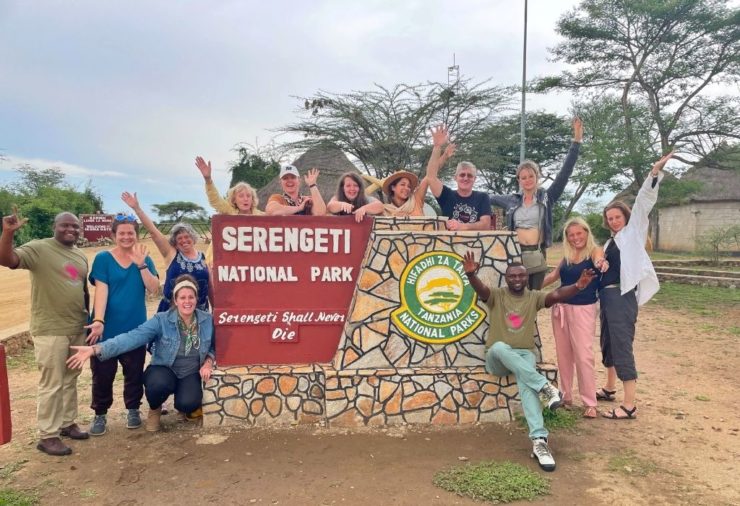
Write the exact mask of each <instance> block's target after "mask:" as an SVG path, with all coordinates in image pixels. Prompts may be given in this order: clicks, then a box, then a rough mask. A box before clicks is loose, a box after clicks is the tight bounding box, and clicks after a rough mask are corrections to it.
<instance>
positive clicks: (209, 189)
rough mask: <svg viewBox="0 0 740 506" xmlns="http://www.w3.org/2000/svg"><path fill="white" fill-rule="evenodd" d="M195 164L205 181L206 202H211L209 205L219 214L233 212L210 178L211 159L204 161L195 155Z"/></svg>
mask: <svg viewBox="0 0 740 506" xmlns="http://www.w3.org/2000/svg"><path fill="white" fill-rule="evenodd" d="M195 166H196V167H197V168H198V170H199V171H200V173H201V175H202V176H203V180H204V181H205V183H206V197H208V203H209V204H211V207H213V208H214V209H215V210H216V212H218V213H220V214H233V213H234V206H232V205H231V204H230V203H229V201H228V200H226V199H225V198H223V197H222V196H221V194H220V193H219V192H218V188H216V185H215V184H214V183H213V179H212V178H211V174H212V173H213V169H212V168H211V161H210V160H208V162H206V161H205V160H204V159H203V157H201V156H197V157H195Z"/></svg>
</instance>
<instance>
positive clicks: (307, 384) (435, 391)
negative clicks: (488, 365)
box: [203, 364, 557, 427]
mask: <svg viewBox="0 0 740 506" xmlns="http://www.w3.org/2000/svg"><path fill="white" fill-rule="evenodd" d="M539 370H540V372H541V373H542V374H544V375H545V376H546V377H547V378H548V379H549V380H550V381H556V380H557V371H556V370H555V367H554V366H552V365H549V364H540V367H539ZM518 405H519V397H518V390H517V388H516V383H515V382H514V380H513V378H512V377H504V378H499V377H497V376H491V375H490V374H487V373H486V372H485V369H484V368H483V367H458V368H447V369H442V368H419V369H411V368H405V369H361V370H345V371H337V370H336V369H334V368H333V367H331V366H330V365H329V364H324V365H313V366H307V367H290V366H270V367H263V366H249V367H231V368H227V369H223V370H217V371H214V374H213V376H212V377H211V379H210V380H209V381H208V383H207V384H206V385H205V388H204V390H203V416H204V423H205V425H207V426H215V425H250V426H289V425H295V424H306V423H316V422H320V421H326V422H327V424H328V425H329V426H332V427H361V426H378V425H401V424H404V423H406V424H435V425H450V424H458V423H459V424H464V423H475V422H502V421H509V420H511V418H512V416H513V412H514V411H515V410H516V409H518Z"/></svg>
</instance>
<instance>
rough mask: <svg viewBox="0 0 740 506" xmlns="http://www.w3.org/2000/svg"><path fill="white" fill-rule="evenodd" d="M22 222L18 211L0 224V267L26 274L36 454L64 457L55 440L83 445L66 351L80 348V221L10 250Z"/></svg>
mask: <svg viewBox="0 0 740 506" xmlns="http://www.w3.org/2000/svg"><path fill="white" fill-rule="evenodd" d="M27 221H28V219H27V218H19V217H18V210H17V209H16V208H15V206H14V209H13V214H11V215H10V216H5V217H4V218H3V231H2V235H0V265H3V266H5V267H9V268H11V269H26V270H28V271H30V272H31V327H30V330H31V337H32V338H33V348H34V356H35V358H36V363H37V364H38V367H39V372H40V373H41V374H40V378H39V388H38V404H37V411H36V420H37V423H38V428H39V435H40V441H39V443H38V444H37V445H36V448H38V449H39V450H41V451H42V452H44V453H47V454H49V455H69V454H70V453H72V449H71V448H70V447H69V446H67V445H65V444H64V443H63V442H62V440H61V439H60V436H62V437H68V438H71V439H87V438H88V433H87V432H83V431H81V430H80V428H79V427H78V426H77V424H76V423H75V419H76V418H77V377H78V376H79V374H80V371H79V370H78V369H68V368H67V364H66V361H67V358H68V357H69V356H70V353H69V350H70V348H69V347H70V346H73V345H74V346H80V345H83V344H85V330H84V329H83V326H84V325H85V323H86V322H87V307H86V306H87V300H88V295H87V270H88V265H87V257H86V256H85V254H84V253H82V252H81V251H80V250H79V249H77V247H76V246H75V244H76V243H77V239H78V238H79V237H80V221H79V220H78V219H77V216H75V215H74V214H72V213H60V214H58V215H57V216H56V218H54V226H53V228H52V230H53V232H54V237H53V238H49V239H38V240H35V241H29V242H27V243H25V244H23V245H22V246H20V247H18V248H15V249H13V236H14V235H15V231H16V230H18V229H19V228H21V227H22V226H23V225H24V224H25V223H26V222H27Z"/></svg>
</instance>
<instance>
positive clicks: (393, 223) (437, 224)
mask: <svg viewBox="0 0 740 506" xmlns="http://www.w3.org/2000/svg"><path fill="white" fill-rule="evenodd" d="M445 223H447V218H444V217H436V218H429V217H425V218H408V217H407V218H397V217H391V216H380V217H377V218H375V221H374V222H373V230H396V231H399V230H403V231H422V230H426V231H428V232H431V231H433V230H445V229H446V227H445Z"/></svg>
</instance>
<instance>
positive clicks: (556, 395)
mask: <svg viewBox="0 0 740 506" xmlns="http://www.w3.org/2000/svg"><path fill="white" fill-rule="evenodd" d="M478 267H479V264H478V262H476V261H475V257H474V256H473V253H471V252H468V253H466V254H465V261H464V264H463V268H464V269H465V274H466V275H467V276H468V279H469V280H470V284H471V285H472V287H473V289H474V290H475V292H476V293H477V294H478V297H479V298H480V299H481V300H482V301H483V302H486V304H487V306H488V318H489V329H488V339H487V340H486V347H487V348H488V350H487V351H486V370H487V371H488V372H489V373H491V374H493V375H496V376H508V375H509V374H514V376H515V377H516V382H517V386H518V387H519V397H520V398H521V401H522V409H523V410H524V418H526V419H527V425H528V426H529V438H530V439H531V440H532V457H533V458H536V459H537V461H538V463H539V465H540V467H541V468H542V469H543V470H545V471H554V470H555V459H554V458H553V456H552V453H551V452H550V448H549V447H548V445H547V436H548V432H547V429H546V428H545V423H544V420H543V418H542V405H541V404H540V399H539V395H538V394H542V396H543V397H544V399H545V403H546V405H547V407H548V408H550V409H557V408H559V407H560V405H561V403H562V401H563V400H562V397H561V395H560V392H559V391H558V389H557V388H555V387H554V386H553V385H551V384H550V383H548V381H547V378H545V377H544V376H543V375H541V374H540V373H539V372H537V366H536V359H535V356H534V353H532V348H534V347H535V344H534V326H535V317H536V316H537V311H539V310H540V309H542V308H543V307H550V306H552V305H553V304H555V303H556V302H563V301H565V300H568V299H570V298H571V297H573V296H574V295H575V294H576V293H578V291H579V290H583V289H584V288H586V287H587V286H588V284H589V283H590V282H591V280H592V279H593V278H594V276H595V275H596V273H595V272H593V271H592V270H589V269H587V270H584V271H583V272H582V273H581V277H580V278H579V279H578V281H576V283H575V284H573V285H568V286H563V287H560V288H558V289H557V290H554V291H552V292H550V293H545V292H541V291H539V290H532V291H530V290H529V289H528V288H527V283H528V280H529V277H528V274H527V269H526V268H525V267H524V266H523V265H522V264H520V263H511V264H509V265H508V266H507V268H506V273H505V275H504V279H505V280H506V287H505V288H488V287H487V286H485V285H484V284H483V282H482V281H481V280H480V278H478V276H477V275H476V272H477V270H478Z"/></svg>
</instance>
